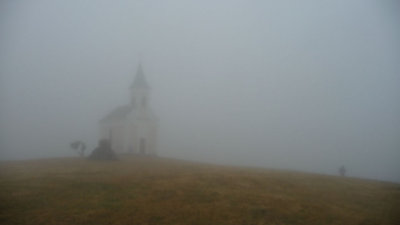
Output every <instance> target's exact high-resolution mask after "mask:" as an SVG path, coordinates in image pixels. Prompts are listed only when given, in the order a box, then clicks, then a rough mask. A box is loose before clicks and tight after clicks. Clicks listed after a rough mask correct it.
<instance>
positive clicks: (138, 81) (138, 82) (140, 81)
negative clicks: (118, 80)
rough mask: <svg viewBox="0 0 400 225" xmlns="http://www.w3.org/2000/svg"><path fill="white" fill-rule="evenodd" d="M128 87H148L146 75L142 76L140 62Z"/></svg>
mask: <svg viewBox="0 0 400 225" xmlns="http://www.w3.org/2000/svg"><path fill="white" fill-rule="evenodd" d="M130 88H131V89H132V88H145V89H148V88H150V86H149V85H148V84H147V81H146V77H145V76H144V73H143V68H142V64H141V63H139V66H138V69H137V71H136V76H135V79H134V80H133V83H132V85H131V87H130Z"/></svg>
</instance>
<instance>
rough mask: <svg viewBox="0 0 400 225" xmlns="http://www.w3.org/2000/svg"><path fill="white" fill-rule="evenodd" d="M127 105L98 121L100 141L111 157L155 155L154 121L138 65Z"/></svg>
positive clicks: (144, 79)
mask: <svg viewBox="0 0 400 225" xmlns="http://www.w3.org/2000/svg"><path fill="white" fill-rule="evenodd" d="M130 99H131V101H130V104H128V105H124V106H120V107H117V108H116V109H114V110H113V111H112V112H111V113H110V114H108V115H107V116H105V117H104V118H103V119H102V120H100V139H108V140H109V141H110V142H111V148H112V149H113V150H114V152H115V153H117V154H120V153H135V154H144V155H157V118H156V116H155V115H154V114H153V112H152V110H151V108H150V106H149V100H150V86H149V85H148V83H147V81H146V77H145V75H144V73H143V68H142V66H141V64H139V66H138V69H137V72H136V77H135V79H134V80H133V83H132V85H131V87H130Z"/></svg>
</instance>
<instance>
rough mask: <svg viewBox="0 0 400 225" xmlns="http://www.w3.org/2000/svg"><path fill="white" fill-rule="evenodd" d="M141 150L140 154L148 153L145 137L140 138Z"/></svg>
mask: <svg viewBox="0 0 400 225" xmlns="http://www.w3.org/2000/svg"><path fill="white" fill-rule="evenodd" d="M139 152H140V154H145V153H146V139H145V138H140V143H139Z"/></svg>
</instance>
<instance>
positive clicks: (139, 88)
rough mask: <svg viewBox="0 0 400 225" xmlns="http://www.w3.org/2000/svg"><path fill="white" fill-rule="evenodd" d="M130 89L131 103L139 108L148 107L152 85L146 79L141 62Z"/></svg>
mask: <svg viewBox="0 0 400 225" xmlns="http://www.w3.org/2000/svg"><path fill="white" fill-rule="evenodd" d="M130 91H131V105H132V106H133V107H134V108H137V109H146V108H147V104H148V100H149V95H150V86H149V84H148V83H147V81H146V77H145V76H144V73H143V68H142V64H140V63H139V65H138V68H137V71H136V76H135V79H134V80H133V83H132V85H131V87H130Z"/></svg>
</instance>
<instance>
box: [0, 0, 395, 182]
mask: <svg viewBox="0 0 400 225" xmlns="http://www.w3.org/2000/svg"><path fill="white" fill-rule="evenodd" d="M399 10H400V4H399V2H397V1H395V0H388V1H378V0H376V1H370V0H352V1H348V0H347V1H345V0H343V1H342V0H338V1H321V0H315V1H261V0H260V1H244V0H243V1H228V0H226V1H183V0H182V1H144V0H141V1H94V0H93V1H57V0H48V1H44V0H39V1H13V0H3V1H1V2H0V110H1V111H0V151H1V152H0V159H3V160H8V159H29V158H40V157H59V156H72V155H75V153H74V152H73V151H72V150H71V149H69V143H70V142H71V141H73V140H76V139H80V140H83V141H85V142H86V143H87V144H88V146H89V150H92V149H93V148H94V147H95V146H96V144H97V138H98V121H99V119H101V118H102V117H103V116H105V115H106V114H107V113H109V112H110V111H111V110H112V109H113V108H115V107H117V106H120V105H124V104H128V103H129V89H128V88H129V86H130V84H131V82H132V81H133V78H134V75H135V71H136V68H137V65H138V62H139V61H141V62H142V64H143V68H144V72H145V74H146V77H147V79H148V81H149V83H150V85H151V87H152V100H151V106H152V108H153V109H154V111H155V113H156V114H157V116H158V117H159V120H160V124H159V148H158V152H159V155H161V156H167V157H175V158H183V159H191V160H199V161H208V162H213V163H224V164H235V165H246V166H260V167H267V168H282V169H294V170H302V171H309V172H317V173H327V174H336V173H337V168H338V167H339V166H341V165H345V166H346V167H347V168H348V172H349V175H350V176H358V177H366V178H373V179H382V180H391V181H397V182H400V163H399V162H400V16H399V13H398V12H399Z"/></svg>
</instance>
